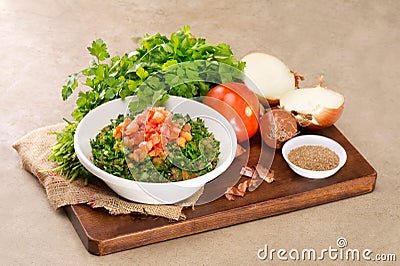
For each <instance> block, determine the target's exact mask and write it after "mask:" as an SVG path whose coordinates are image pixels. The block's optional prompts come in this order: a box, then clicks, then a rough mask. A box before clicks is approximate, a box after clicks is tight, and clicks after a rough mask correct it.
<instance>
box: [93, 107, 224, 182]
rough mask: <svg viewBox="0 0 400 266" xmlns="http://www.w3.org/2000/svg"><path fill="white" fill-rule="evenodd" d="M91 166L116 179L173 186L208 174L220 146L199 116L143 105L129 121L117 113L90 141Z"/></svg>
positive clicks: (215, 160)
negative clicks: (194, 116) (194, 117)
mask: <svg viewBox="0 0 400 266" xmlns="http://www.w3.org/2000/svg"><path fill="white" fill-rule="evenodd" d="M90 145H91V148H92V156H93V157H92V160H93V163H94V164H95V165H96V166H97V167H99V168H101V169H102V170H104V171H106V172H108V173H110V174H112V175H115V176H119V177H121V178H126V179H131V180H136V181H142V182H157V183H161V182H174V181H182V180H187V179H191V178H195V177H197V176H200V175H204V174H206V173H208V172H210V171H212V170H213V169H214V168H215V167H216V166H217V163H218V156H219V153H220V151H219V150H220V142H219V141H218V140H217V139H215V137H214V135H213V134H212V133H211V132H209V131H208V129H207V127H206V126H205V124H204V121H203V120H202V119H200V118H197V119H191V118H190V117H189V115H186V116H183V115H181V114H173V113H172V112H170V111H169V110H166V109H165V108H164V107H154V106H153V107H149V108H147V109H146V110H145V111H143V112H142V113H141V114H139V115H137V116H135V117H129V116H127V117H124V116H123V115H122V114H121V115H119V116H118V117H117V118H116V119H113V120H111V123H110V124H109V125H107V126H106V127H104V128H103V129H102V130H101V131H100V132H99V134H98V135H97V136H96V137H95V138H94V139H92V140H91V141H90Z"/></svg>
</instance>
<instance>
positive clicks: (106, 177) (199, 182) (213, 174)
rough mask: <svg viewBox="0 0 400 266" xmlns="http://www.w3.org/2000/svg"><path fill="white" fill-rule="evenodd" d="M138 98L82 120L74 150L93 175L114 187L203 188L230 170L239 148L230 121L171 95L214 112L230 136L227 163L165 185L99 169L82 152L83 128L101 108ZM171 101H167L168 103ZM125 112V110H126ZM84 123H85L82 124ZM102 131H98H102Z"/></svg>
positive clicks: (133, 97) (97, 108)
mask: <svg viewBox="0 0 400 266" xmlns="http://www.w3.org/2000/svg"><path fill="white" fill-rule="evenodd" d="M135 98H136V96H128V97H126V98H125V99H121V98H119V99H114V100H112V101H109V102H106V103H104V104H101V105H99V106H98V107H96V108H94V109H92V110H91V111H90V112H88V113H87V114H86V115H85V116H84V117H83V118H82V120H81V121H80V122H79V124H78V126H77V128H76V131H75V134H74V149H75V152H76V154H77V157H78V159H79V160H80V161H81V163H82V165H83V166H84V167H85V168H86V169H87V170H88V171H89V172H91V173H92V174H94V175H95V176H97V177H98V178H100V179H102V180H103V181H105V182H106V183H111V184H113V185H117V186H124V185H126V186H146V187H159V186H165V185H169V186H171V185H176V186H181V187H201V186H203V185H204V184H206V183H207V182H209V181H211V180H213V179H215V178H217V177H218V176H219V175H221V174H222V173H223V172H225V171H226V169H228V168H229V166H230V165H231V164H232V162H233V160H234V159H235V151H236V148H237V145H238V144H237V138H236V134H235V132H234V129H233V128H232V126H231V125H230V123H229V121H228V120H227V119H226V118H225V117H223V116H222V115H221V114H220V113H218V112H217V111H216V110H214V109H212V108H211V107H209V106H207V105H205V104H203V103H201V102H198V101H195V100H192V99H189V98H184V97H179V96H172V95H170V96H169V98H172V99H176V100H183V101H189V102H195V103H196V104H201V105H203V106H204V108H207V109H209V110H210V111H211V112H213V115H215V116H216V117H213V118H214V119H215V120H216V121H218V122H219V124H221V125H223V126H224V127H225V128H226V131H227V134H228V135H229V136H230V138H231V141H230V147H229V150H230V153H229V155H228V157H227V159H226V160H225V161H223V162H222V163H221V164H220V165H219V166H218V167H216V168H214V169H213V170H212V171H210V172H208V173H206V174H204V175H201V176H198V177H196V178H192V179H187V180H181V181H174V182H163V183H153V182H143V181H135V180H130V179H126V178H121V177H118V176H115V175H113V174H110V173H108V172H106V171H104V170H102V169H100V168H99V167H97V166H96V165H95V164H94V163H93V162H92V161H91V160H90V159H89V158H88V157H86V156H85V155H84V152H83V151H82V149H81V147H80V145H79V139H80V134H79V132H80V130H81V128H82V126H84V125H85V123H86V121H87V120H90V118H91V117H92V116H94V115H95V114H96V113H97V112H98V110H99V108H107V106H108V105H112V104H115V103H116V102H120V101H122V102H125V103H127V104H128V103H129V102H130V101H131V100H132V99H135ZM168 100H169V99H167V101H168ZM124 111H125V110H124ZM82 122H83V123H82ZM100 130H101V129H98V131H100Z"/></svg>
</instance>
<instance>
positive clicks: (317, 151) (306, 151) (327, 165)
mask: <svg viewBox="0 0 400 266" xmlns="http://www.w3.org/2000/svg"><path fill="white" fill-rule="evenodd" d="M288 159H289V161H291V162H292V163H293V164H295V165H297V166H298V167H301V168H303V169H307V170H313V171H326V170H331V169H333V168H335V167H337V166H338V165H339V156H338V155H337V154H336V153H335V152H334V151H332V150H330V149H328V148H326V147H323V146H313V145H304V146H300V147H297V148H295V149H293V150H291V151H290V152H289V154H288Z"/></svg>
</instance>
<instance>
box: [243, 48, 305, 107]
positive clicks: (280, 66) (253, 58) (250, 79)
mask: <svg viewBox="0 0 400 266" xmlns="http://www.w3.org/2000/svg"><path fill="white" fill-rule="evenodd" d="M242 61H244V62H246V67H245V68H244V73H245V74H246V80H245V83H246V85H247V86H248V87H249V88H250V89H252V90H253V91H254V92H255V93H256V94H257V96H258V97H259V98H261V99H263V100H264V101H265V100H266V101H267V102H268V103H269V105H271V106H273V105H277V104H278V103H279V99H280V97H281V96H282V95H283V94H284V93H286V92H287V91H292V90H294V89H295V88H296V87H297V78H299V77H300V78H302V77H301V76H299V75H297V74H296V73H295V72H292V71H291V70H290V69H289V67H287V66H286V65H285V64H284V63H283V62H282V61H281V60H279V59H278V58H276V57H274V56H272V55H269V54H264V53H250V54H248V55H246V56H244V57H243V58H242ZM254 85H255V86H254Z"/></svg>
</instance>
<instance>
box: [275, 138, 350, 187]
mask: <svg viewBox="0 0 400 266" xmlns="http://www.w3.org/2000/svg"><path fill="white" fill-rule="evenodd" d="M309 140H320V141H324V142H326V143H330V144H331V145H333V146H334V147H335V149H337V150H339V153H338V152H337V151H336V150H334V152H336V153H338V156H339V164H338V166H336V167H335V168H333V169H330V170H322V171H317V170H309V169H304V168H301V167H299V166H297V165H295V164H293V163H292V162H291V161H290V160H289V158H288V154H289V152H290V151H291V150H292V149H294V148H297V147H300V146H304V145H313V146H324V147H326V148H329V147H327V146H326V145H324V144H320V143H310V141H309ZM293 142H298V144H297V143H296V144H294V146H293V147H291V148H288V147H289V146H290V145H291V144H292V143H293ZM311 142H312V141H311ZM329 149H331V148H329ZM331 150H332V149H331ZM282 156H283V158H284V159H285V161H286V162H287V164H288V165H289V166H290V167H291V168H292V169H293V171H295V172H296V173H297V174H300V173H299V172H302V173H303V174H301V175H302V176H304V177H307V178H313V179H319V178H326V177H329V176H332V175H333V174H335V173H336V172H337V171H339V170H340V169H341V168H342V167H343V166H344V165H345V163H346V161H347V153H346V150H345V149H344V148H343V146H342V145H340V144H339V143H338V142H337V141H335V140H333V139H331V138H329V137H326V136H321V135H316V134H306V135H300V136H297V137H294V138H292V139H290V140H288V141H287V142H285V144H284V145H283V146H282ZM296 170H297V171H296ZM316 175H317V176H316ZM318 176H323V177H318Z"/></svg>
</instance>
